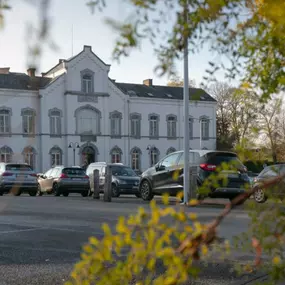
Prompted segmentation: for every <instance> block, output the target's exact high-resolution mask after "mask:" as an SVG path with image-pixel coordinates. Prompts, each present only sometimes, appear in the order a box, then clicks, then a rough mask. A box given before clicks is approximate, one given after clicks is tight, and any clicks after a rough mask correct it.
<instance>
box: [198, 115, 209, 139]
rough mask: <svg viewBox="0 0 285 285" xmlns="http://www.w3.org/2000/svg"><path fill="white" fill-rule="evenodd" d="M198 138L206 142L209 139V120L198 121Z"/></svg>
mask: <svg viewBox="0 0 285 285" xmlns="http://www.w3.org/2000/svg"><path fill="white" fill-rule="evenodd" d="M200 124H201V125H200V128H201V130H200V136H201V138H202V140H208V139H209V126H210V124H209V119H208V118H205V117H204V118H201V119H200Z"/></svg>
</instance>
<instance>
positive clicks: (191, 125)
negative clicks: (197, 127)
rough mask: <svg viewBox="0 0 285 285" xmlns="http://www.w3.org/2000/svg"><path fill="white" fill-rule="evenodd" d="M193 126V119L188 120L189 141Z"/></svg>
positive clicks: (191, 136) (191, 137) (191, 138)
mask: <svg viewBox="0 0 285 285" xmlns="http://www.w3.org/2000/svg"><path fill="white" fill-rule="evenodd" d="M193 124H194V119H193V118H189V140H193Z"/></svg>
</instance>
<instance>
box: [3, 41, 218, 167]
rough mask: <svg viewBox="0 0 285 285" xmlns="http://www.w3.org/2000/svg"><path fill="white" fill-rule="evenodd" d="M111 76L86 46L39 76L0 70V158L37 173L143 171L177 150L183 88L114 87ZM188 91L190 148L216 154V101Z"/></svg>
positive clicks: (147, 84)
mask: <svg viewBox="0 0 285 285" xmlns="http://www.w3.org/2000/svg"><path fill="white" fill-rule="evenodd" d="M109 71H110V65H108V64H106V63H104V62H103V61H102V60H100V59H99V58H98V57H97V56H96V55H95V54H94V53H93V52H92V49H91V47H90V46H84V49H83V50H82V51H81V52H80V53H79V54H77V55H76V56H74V57H72V58H70V59H68V60H62V59H61V60H59V62H58V64H56V65H55V66H54V67H52V68H51V69H50V70H49V71H48V72H46V73H42V76H40V77H39V76H36V75H35V70H34V69H29V70H28V72H27V74H23V73H14V72H10V71H9V68H0V154H1V157H0V160H1V161H13V162H20V161H23V160H24V161H25V162H27V163H29V164H31V165H32V166H33V167H34V168H35V169H36V170H37V171H44V170H47V169H48V168H50V167H51V166H52V165H56V164H64V165H73V164H75V165H82V164H84V163H86V162H87V163H90V162H93V161H107V162H110V161H113V162H118V161H120V162H122V163H124V164H126V165H130V166H132V167H133V168H134V169H137V170H144V169H146V168H148V167H149V166H150V165H152V164H154V163H155V162H156V161H157V160H158V159H160V158H162V157H163V156H165V155H166V154H167V153H169V152H171V151H174V150H180V149H182V148H183V121H184V118H183V89H182V88H180V87H167V86H157V85H153V84H152V80H151V79H147V80H144V81H143V84H132V83H117V82H115V80H112V79H110V78H109V77H108V73H109ZM189 91H190V99H191V103H190V105H189V112H190V114H191V117H190V118H189V132H190V147H191V148H195V149H198V148H206V149H215V147H216V101H215V100H214V99H213V98H212V97H211V96H210V95H208V94H207V93H206V92H205V91H203V90H201V89H194V88H190V90H189ZM200 134H202V136H200ZM70 144H71V145H70ZM69 146H71V148H70V147H69ZM73 148H74V149H73ZM74 154H75V155H74ZM74 158H75V162H74Z"/></svg>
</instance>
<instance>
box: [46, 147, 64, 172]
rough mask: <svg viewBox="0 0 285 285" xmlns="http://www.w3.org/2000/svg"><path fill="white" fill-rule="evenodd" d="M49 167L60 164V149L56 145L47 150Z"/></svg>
mask: <svg viewBox="0 0 285 285" xmlns="http://www.w3.org/2000/svg"><path fill="white" fill-rule="evenodd" d="M49 154H50V160H51V167H54V166H57V165H62V150H61V148H60V147H58V146H54V147H52V148H51V150H50V151H49Z"/></svg>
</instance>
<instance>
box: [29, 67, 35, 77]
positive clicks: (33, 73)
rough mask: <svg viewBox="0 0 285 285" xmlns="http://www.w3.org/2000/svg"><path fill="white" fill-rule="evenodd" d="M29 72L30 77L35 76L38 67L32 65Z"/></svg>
mask: <svg viewBox="0 0 285 285" xmlns="http://www.w3.org/2000/svg"><path fill="white" fill-rule="evenodd" d="M27 73H28V75H29V76H30V77H35V73H36V69H35V68H33V67H30V68H29V69H28V70H27Z"/></svg>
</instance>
